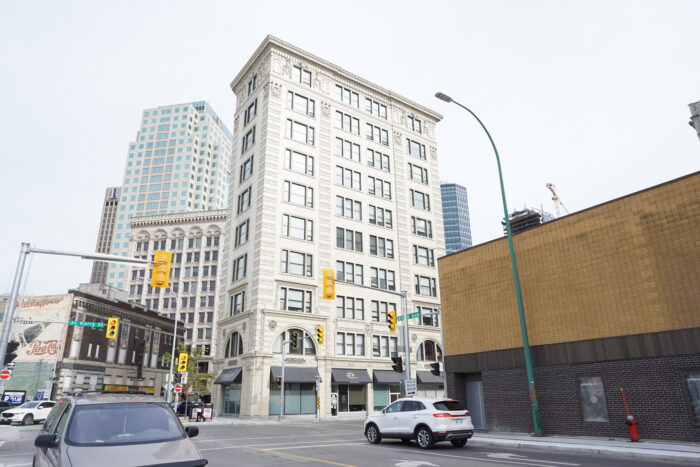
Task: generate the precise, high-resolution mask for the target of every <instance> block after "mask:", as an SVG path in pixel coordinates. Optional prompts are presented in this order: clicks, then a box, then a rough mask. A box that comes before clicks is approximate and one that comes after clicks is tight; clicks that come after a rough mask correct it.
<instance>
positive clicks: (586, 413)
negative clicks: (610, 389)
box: [578, 376, 609, 422]
mask: <svg viewBox="0 0 700 467" xmlns="http://www.w3.org/2000/svg"><path fill="white" fill-rule="evenodd" d="M578 383H579V389H580V395H581V409H582V411H583V421H584V422H607V421H609V420H608V406H607V404H606V403H605V391H604V390H603V378H601V377H600V376H586V377H582V378H579V379H578Z"/></svg>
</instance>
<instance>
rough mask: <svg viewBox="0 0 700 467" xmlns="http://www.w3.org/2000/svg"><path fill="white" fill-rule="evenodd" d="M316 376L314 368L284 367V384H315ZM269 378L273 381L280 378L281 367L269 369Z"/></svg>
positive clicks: (316, 371)
mask: <svg viewBox="0 0 700 467" xmlns="http://www.w3.org/2000/svg"><path fill="white" fill-rule="evenodd" d="M317 376H318V370H317V369H316V368H308V367H299V366H286V365H285V367H284V382H285V383H315V382H316V377H317ZM270 377H271V378H272V380H273V381H274V380H275V379H276V378H278V377H279V378H281V377H282V367H281V366H271V367H270Z"/></svg>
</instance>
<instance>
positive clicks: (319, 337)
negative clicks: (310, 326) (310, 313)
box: [316, 326, 326, 344]
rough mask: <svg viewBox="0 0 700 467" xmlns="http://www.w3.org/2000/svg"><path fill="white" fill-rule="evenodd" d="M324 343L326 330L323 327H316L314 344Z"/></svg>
mask: <svg viewBox="0 0 700 467" xmlns="http://www.w3.org/2000/svg"><path fill="white" fill-rule="evenodd" d="M325 341H326V328H324V327H323V326H316V342H317V343H318V344H323V343H324V342H325Z"/></svg>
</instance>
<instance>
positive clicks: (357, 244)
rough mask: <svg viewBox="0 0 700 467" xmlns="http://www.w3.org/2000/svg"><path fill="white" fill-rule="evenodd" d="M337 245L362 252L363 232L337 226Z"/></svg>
mask: <svg viewBox="0 0 700 467" xmlns="http://www.w3.org/2000/svg"><path fill="white" fill-rule="evenodd" d="M335 232H336V235H335V237H336V241H335V246H337V247H338V248H343V249H345V250H350V251H357V252H360V253H362V232H359V231H354V230H350V229H344V228H342V227H336V229H335Z"/></svg>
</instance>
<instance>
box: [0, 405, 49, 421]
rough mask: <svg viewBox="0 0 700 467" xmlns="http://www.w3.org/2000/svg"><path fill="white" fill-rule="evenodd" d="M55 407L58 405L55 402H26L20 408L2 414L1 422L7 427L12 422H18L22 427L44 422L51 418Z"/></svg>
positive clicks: (0, 415)
mask: <svg viewBox="0 0 700 467" xmlns="http://www.w3.org/2000/svg"><path fill="white" fill-rule="evenodd" d="M54 405H56V403H55V402H54V401H29V402H25V403H24V404H22V405H20V406H19V407H15V408H13V409H8V410H5V411H4V412H3V413H2V414H0V421H1V422H2V423H4V424H6V425H9V424H10V423H12V422H18V423H21V424H22V425H31V424H32V423H35V422H43V421H44V420H46V417H48V416H49V412H51V409H52V408H53V406H54Z"/></svg>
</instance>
